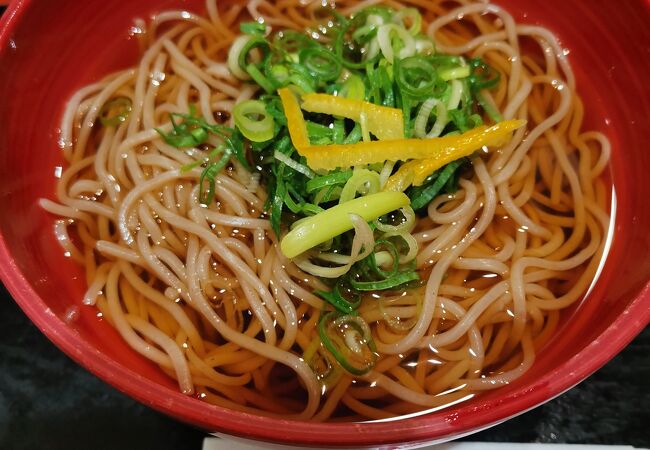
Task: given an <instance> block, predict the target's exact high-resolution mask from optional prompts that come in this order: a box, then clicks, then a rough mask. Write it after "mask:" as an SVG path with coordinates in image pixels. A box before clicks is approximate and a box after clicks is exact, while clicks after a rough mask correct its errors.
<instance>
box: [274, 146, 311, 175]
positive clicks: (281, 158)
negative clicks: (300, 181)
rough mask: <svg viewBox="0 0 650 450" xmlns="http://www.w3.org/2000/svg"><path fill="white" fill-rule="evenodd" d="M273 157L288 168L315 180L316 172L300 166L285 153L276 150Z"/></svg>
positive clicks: (302, 165)
mask: <svg viewBox="0 0 650 450" xmlns="http://www.w3.org/2000/svg"><path fill="white" fill-rule="evenodd" d="M273 157H274V158H275V159H277V160H278V161H281V162H283V163H285V164H286V165H287V166H289V167H291V168H292V169H293V170H295V171H296V172H298V173H301V174H303V175H304V176H306V177H307V178H314V172H312V171H311V169H310V168H309V167H307V166H305V165H304V164H300V163H299V162H298V161H296V160H294V159H293V158H291V157H290V156H288V155H285V154H284V153H282V152H280V151H278V150H275V151H274V152H273Z"/></svg>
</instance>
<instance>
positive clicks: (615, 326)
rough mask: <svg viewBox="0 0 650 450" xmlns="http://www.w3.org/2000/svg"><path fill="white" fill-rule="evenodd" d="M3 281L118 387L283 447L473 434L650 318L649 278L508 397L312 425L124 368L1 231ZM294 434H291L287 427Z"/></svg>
mask: <svg viewBox="0 0 650 450" xmlns="http://www.w3.org/2000/svg"><path fill="white" fill-rule="evenodd" d="M31 3H32V1H31V0H14V1H13V2H11V3H10V4H9V6H8V8H7V10H6V11H5V12H4V14H3V15H2V17H0V49H4V48H6V46H7V44H8V42H9V40H10V37H11V34H12V32H13V31H14V29H15V28H16V27H17V26H18V24H19V22H20V19H21V17H22V16H23V14H24V12H25V11H26V9H27V7H28V5H30V4H31ZM647 3H648V4H650V0H647ZM0 262H2V264H0V280H1V281H2V282H3V284H4V285H5V287H6V288H7V290H8V291H9V293H10V294H11V295H12V297H13V298H14V300H15V301H16V303H17V304H18V305H19V306H20V308H21V309H22V310H23V311H24V312H25V314H26V315H27V316H28V317H29V319H30V320H31V321H32V322H33V323H34V324H35V325H36V326H37V327H38V328H39V329H40V330H41V332H42V333H43V334H45V336H47V338H48V339H49V340H50V341H52V342H53V343H54V344H55V345H56V346H57V347H58V348H59V349H60V350H62V351H63V352H64V353H65V354H67V355H68V356H69V357H70V358H72V359H73V360H74V361H75V362H77V363H78V364H79V365H81V366H82V367H84V368H86V369H87V370H88V371H90V372H91V373H93V374H94V375H96V376H97V377H98V378H100V379H102V380H103V381H105V382H106V383H108V384H110V385H111V386H113V387H115V388H117V389H118V390H119V391H121V392H123V393H125V394H127V395H129V396H130V397H132V398H135V399H137V400H138V401H140V402H141V403H143V404H145V405H147V406H149V407H151V408H154V409H156V410H158V411H160V412H163V413H165V414H167V415H169V416H172V417H175V418H177V419H180V420H183V421H185V422H188V423H191V424H193V425H197V426H200V427H202V428H205V429H207V430H209V431H215V432H220V433H227V434H232V435H235V436H239V437H244V438H249V439H255V440H264V441H272V442H278V443H283V444H290V445H296V444H306V445H323V446H358V445H381V444H392V443H399V442H405V441H408V442H422V443H424V442H432V441H436V440H437V441H441V440H448V439H452V438H455V437H460V436H461V435H466V434H470V433H473V432H475V431H478V430H480V429H484V428H487V427H490V426H492V425H495V424H497V423H500V422H503V421H505V420H507V419H509V418H512V417H514V416H516V415H519V414H521V413H524V412H526V411H528V410H530V409H532V408H535V407H536V406H539V405H541V404H542V403H544V402H546V401H549V400H551V399H552V398H554V397H556V396H558V395H560V394H562V393H563V392H565V391H566V390H568V389H570V388H571V387H573V386H575V385H576V384H578V383H580V382H581V381H583V380H584V379H585V378H587V377H588V376H589V375H591V374H592V373H593V372H595V371H596V370H598V369H599V368H600V367H602V366H603V365H604V364H605V363H607V362H608V361H609V360H610V359H611V358H613V357H614V356H615V355H616V354H617V353H618V352H620V351H621V350H622V349H623V348H624V347H625V345H627V344H628V343H629V342H630V341H631V340H632V339H633V338H634V337H635V336H636V335H637V334H639V333H640V332H641V331H642V330H643V329H644V328H645V327H646V326H647V324H648V323H649V322H650V280H649V281H648V282H647V283H646V284H645V285H644V286H642V287H641V289H640V290H639V292H638V294H637V295H635V296H634V298H633V299H632V300H631V301H630V303H629V304H628V305H627V306H626V308H625V309H624V310H623V311H622V312H621V314H620V315H619V316H618V317H617V318H616V320H615V321H614V322H612V323H611V324H610V325H609V326H608V327H607V328H606V329H605V330H604V331H603V332H602V333H601V334H600V335H599V336H597V337H596V338H595V339H594V340H593V341H592V342H591V343H590V344H589V345H587V346H585V347H584V348H583V349H582V350H581V351H579V352H578V353H577V354H575V355H574V356H573V357H572V358H570V359H568V360H566V361H564V362H563V363H562V364H560V365H559V366H558V367H557V368H555V369H554V370H552V371H549V372H547V373H545V374H544V375H543V376H542V377H540V378H538V379H536V380H535V381H534V382H532V383H530V384H529V385H526V386H522V387H521V388H519V389H517V390H515V391H512V392H510V393H509V394H508V395H507V396H506V397H503V398H498V399H490V400H480V399H478V400H477V401H475V402H474V403H473V404H472V405H468V406H460V407H458V408H456V409H454V410H450V414H449V415H448V416H447V417H446V418H445V420H435V421H432V420H431V418H430V417H429V415H427V414H425V415H420V416H416V417H411V418H405V419H400V420H399V422H398V423H399V426H396V423H395V422H393V421H387V422H365V423H313V422H298V421H291V420H286V419H277V418H270V417H264V416H257V415H253V414H248V413H243V412H239V411H233V410H229V409H227V408H222V407H218V406H214V405H210V404H208V403H205V402H202V401H201V400H198V399H196V398H193V397H188V396H186V395H183V394H181V393H180V392H178V391H175V390H173V389H171V388H169V387H165V386H162V385H159V384H156V383H152V382H151V381H150V380H149V379H147V378H145V377H143V376H142V375H139V374H138V373H136V372H135V371H133V370H131V369H129V368H128V367H126V366H123V365H121V364H119V363H117V362H116V361H114V360H113V359H111V358H109V357H108V356H107V355H106V354H103V353H101V352H98V351H97V350H96V349H95V348H93V347H92V346H91V345H90V344H88V343H87V342H85V341H82V340H79V339H78V335H77V333H76V332H75V331H74V330H73V329H71V328H70V326H68V325H67V324H66V323H65V322H64V321H63V320H62V319H61V318H60V317H58V316H57V315H55V314H54V313H53V312H52V311H51V310H50V308H49V307H48V306H47V305H46V304H45V302H44V301H43V299H42V298H41V297H40V296H39V295H38V293H37V292H36V291H35V290H34V289H33V288H32V286H31V285H30V283H29V282H28V280H27V279H26V278H25V276H24V275H23V273H22V272H21V270H20V268H19V267H18V265H17V263H16V261H15V259H14V257H13V256H12V254H11V253H10V251H9V247H8V245H7V242H6V240H5V237H4V236H3V235H2V233H1V232H0ZM289 427H290V429H291V433H290V434H289V435H287V433H286V430H287V428H289Z"/></svg>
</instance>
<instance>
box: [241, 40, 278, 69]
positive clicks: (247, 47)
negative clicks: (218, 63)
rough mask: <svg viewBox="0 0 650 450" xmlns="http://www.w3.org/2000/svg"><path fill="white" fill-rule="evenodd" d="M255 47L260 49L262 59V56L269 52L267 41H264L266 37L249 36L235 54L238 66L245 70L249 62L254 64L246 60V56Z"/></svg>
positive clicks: (264, 56)
mask: <svg viewBox="0 0 650 450" xmlns="http://www.w3.org/2000/svg"><path fill="white" fill-rule="evenodd" d="M255 48H258V49H260V50H261V51H262V54H263V56H262V60H264V58H266V56H268V54H269V52H270V47H269V43H268V42H267V41H266V39H264V38H263V37H262V36H249V39H248V40H247V41H246V42H245V43H244V45H243V46H242V47H241V51H240V52H239V55H238V56H237V63H238V64H239V67H240V68H242V69H244V70H246V67H247V66H248V65H249V64H254V63H249V62H248V56H249V54H250V53H251V51H252V50H253V49H255Z"/></svg>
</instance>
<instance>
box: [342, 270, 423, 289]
mask: <svg viewBox="0 0 650 450" xmlns="http://www.w3.org/2000/svg"><path fill="white" fill-rule="evenodd" d="M419 280H420V276H419V275H418V273H417V272H415V271H408V272H399V273H397V274H395V275H393V276H392V277H389V278H386V279H384V280H379V281H357V280H355V279H354V278H351V279H350V284H351V285H352V287H353V288H354V289H356V290H357V291H366V292H367V291H383V290H386V289H393V288H396V287H397V286H401V285H402V284H406V283H410V282H413V281H419Z"/></svg>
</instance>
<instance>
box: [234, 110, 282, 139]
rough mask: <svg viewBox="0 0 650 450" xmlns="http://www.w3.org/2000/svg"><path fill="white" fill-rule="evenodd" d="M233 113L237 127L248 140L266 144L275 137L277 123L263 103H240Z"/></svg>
mask: <svg viewBox="0 0 650 450" xmlns="http://www.w3.org/2000/svg"><path fill="white" fill-rule="evenodd" d="M232 113H233V118H234V119H235V125H236V126H237V128H238V129H239V131H241V133H242V134H243V135H244V136H245V137H246V138H247V139H249V140H251V141H253V142H264V141H268V140H269V139H271V138H272V137H273V131H274V130H273V128H274V126H275V123H274V121H273V117H271V115H270V114H269V113H268V112H267V111H266V106H265V105H264V103H262V102H261V101H259V100H245V101H243V102H240V103H238V104H237V105H235V107H234V109H233V111H232ZM251 116H253V117H251Z"/></svg>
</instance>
